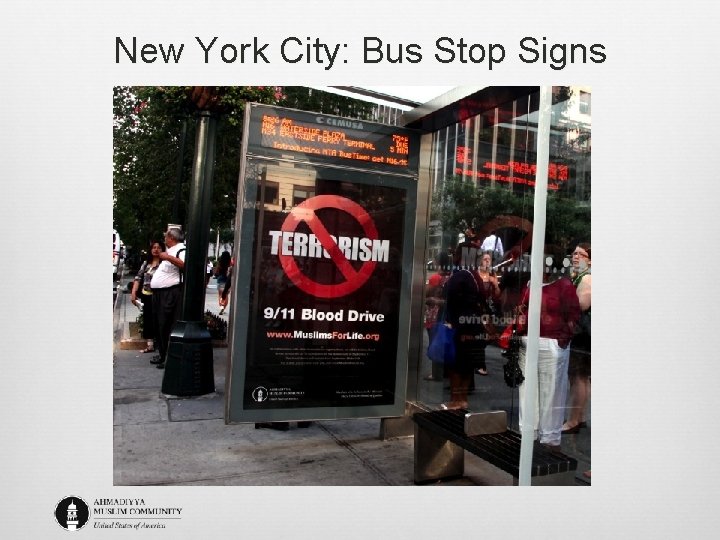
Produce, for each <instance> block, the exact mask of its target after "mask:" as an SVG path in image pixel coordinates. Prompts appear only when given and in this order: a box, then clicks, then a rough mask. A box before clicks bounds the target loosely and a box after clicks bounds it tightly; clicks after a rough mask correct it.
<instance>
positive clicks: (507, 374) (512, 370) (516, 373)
mask: <svg viewBox="0 0 720 540" xmlns="http://www.w3.org/2000/svg"><path fill="white" fill-rule="evenodd" d="M503 356H505V358H507V362H505V365H504V366H503V378H504V379H505V384H507V385H508V386H509V387H510V388H517V387H518V386H520V385H521V384H522V383H523V381H524V380H525V375H523V372H522V370H521V369H520V336H518V335H517V332H516V331H515V323H513V329H512V335H511V336H510V343H509V345H508V348H507V350H506V351H505V352H504V353H503Z"/></svg>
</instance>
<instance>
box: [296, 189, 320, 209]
mask: <svg viewBox="0 0 720 540" xmlns="http://www.w3.org/2000/svg"><path fill="white" fill-rule="evenodd" d="M314 196H315V187H305V186H295V187H294V188H293V206H297V205H298V204H300V203H301V202H303V201H304V200H305V199H309V198H310V197H314Z"/></svg>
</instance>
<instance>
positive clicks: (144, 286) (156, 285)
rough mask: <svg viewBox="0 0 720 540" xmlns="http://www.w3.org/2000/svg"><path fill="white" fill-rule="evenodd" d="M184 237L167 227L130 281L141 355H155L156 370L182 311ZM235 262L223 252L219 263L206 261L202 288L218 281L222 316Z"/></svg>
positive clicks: (152, 244)
mask: <svg viewBox="0 0 720 540" xmlns="http://www.w3.org/2000/svg"><path fill="white" fill-rule="evenodd" d="M184 240H185V236H184V234H183V232H182V229H180V228H179V227H169V228H168V230H167V231H166V232H165V234H164V237H163V241H160V240H154V241H153V242H151V244H150V252H149V253H148V255H147V258H146V260H145V261H144V262H143V263H142V265H141V266H140V269H139V270H138V273H137V275H136V276H135V279H134V281H133V286H132V291H131V296H130V299H131V301H132V303H133V304H135V305H137V306H138V307H139V308H141V309H142V316H143V324H142V337H143V339H145V340H146V347H145V348H144V349H143V350H142V351H141V352H142V353H157V354H155V355H154V356H153V357H152V359H151V360H150V363H151V364H154V365H155V366H156V367H157V368H158V369H163V368H164V367H165V360H166V357H167V351H168V345H169V341H170V333H171V332H172V328H173V326H174V325H175V323H176V322H177V321H178V319H179V318H180V315H181V310H182V297H183V270H184V268H185V252H186V247H185V243H184ZM233 263H234V261H233V260H232V259H231V257H230V254H229V253H228V252H227V251H226V252H223V254H222V255H221V256H220V258H219V260H218V264H217V265H216V266H213V265H212V263H210V262H208V264H207V268H206V276H205V285H206V286H207V284H208V283H209V281H210V277H211V276H215V277H216V278H217V282H218V304H219V305H220V307H221V310H220V313H222V312H223V311H224V310H225V308H226V307H227V302H228V301H227V291H229V280H230V276H231V275H232V266H233Z"/></svg>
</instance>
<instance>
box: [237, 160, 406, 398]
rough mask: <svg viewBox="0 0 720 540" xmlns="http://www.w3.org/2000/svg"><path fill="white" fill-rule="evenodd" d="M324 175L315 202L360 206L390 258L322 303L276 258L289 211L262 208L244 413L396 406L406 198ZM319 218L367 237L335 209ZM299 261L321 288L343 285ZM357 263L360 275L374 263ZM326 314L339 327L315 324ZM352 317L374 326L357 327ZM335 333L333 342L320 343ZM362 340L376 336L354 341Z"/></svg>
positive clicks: (313, 263) (310, 261)
mask: <svg viewBox="0 0 720 540" xmlns="http://www.w3.org/2000/svg"><path fill="white" fill-rule="evenodd" d="M317 171H318V176H317V180H316V183H315V196H319V195H336V196H339V197H343V198H346V199H349V200H351V201H353V202H354V203H357V204H358V205H360V206H361V207H362V208H363V209H364V210H365V211H366V212H367V213H368V214H369V215H370V217H371V219H372V221H373V222H374V224H375V227H376V229H377V232H378V239H380V240H389V243H390V248H389V251H388V254H389V256H388V260H387V262H377V266H376V268H375V270H374V272H373V273H372V275H371V276H370V277H369V279H368V280H367V282H365V283H364V284H363V285H362V286H361V287H360V288H359V289H357V290H356V291H354V292H352V293H350V294H348V295H345V296H341V297H338V298H321V297H317V296H315V295H313V294H312V291H311V292H310V293H309V292H307V291H305V290H302V289H301V288H300V287H298V286H297V285H295V284H294V283H293V281H291V280H290V279H289V277H288V276H287V275H286V273H285V272H284V270H283V268H282V267H281V264H280V260H279V257H278V255H272V254H271V240H272V239H271V236H270V233H269V231H279V230H281V228H282V226H283V222H284V221H285V219H286V218H287V217H288V213H287V212H273V211H268V210H264V209H263V210H261V209H259V208H258V209H256V210H255V227H254V230H255V231H256V235H255V239H254V241H255V246H254V248H253V253H254V254H255V257H254V260H253V264H252V276H251V279H250V282H251V283H252V284H253V286H252V287H251V290H250V295H251V297H250V301H249V306H250V308H249V310H250V312H249V314H248V341H247V344H246V348H247V350H246V354H247V356H246V358H247V361H246V370H245V387H244V396H243V408H245V409H262V410H266V409H277V408H282V409H287V408H300V407H324V406H327V407H349V406H364V405H388V404H393V402H394V400H395V395H394V393H395V387H396V381H395V377H396V361H397V348H398V324H399V306H400V302H399V297H400V288H401V283H402V260H403V242H404V240H405V239H404V234H405V233H404V230H405V219H406V211H407V191H406V189H405V188H402V187H397V185H395V186H391V185H383V182H382V180H380V181H378V180H377V177H376V180H375V181H374V182H373V183H357V182H355V183H353V182H348V181H347V179H346V178H345V179H343V181H340V179H339V178H338V176H346V175H344V174H339V173H334V172H333V171H332V170H331V169H324V170H323V169H321V168H318V169H317ZM395 184H397V182H395ZM315 213H316V215H317V217H318V218H319V219H320V221H321V222H322V223H323V225H324V226H325V228H326V229H327V231H328V232H329V233H330V234H331V235H333V236H336V237H339V236H347V237H365V236H366V234H365V232H364V230H363V227H362V226H361V225H360V224H359V223H358V221H357V220H356V219H355V217H353V216H351V215H350V214H348V213H347V212H345V211H343V210H338V209H336V208H332V207H330V208H321V209H318V210H316V212H315ZM295 232H301V233H306V234H310V233H311V230H310V228H309V227H308V226H307V224H306V223H304V222H303V223H300V225H299V226H298V227H297V229H296V230H295ZM295 260H296V262H297V264H298V266H299V268H300V269H301V271H302V272H303V274H304V275H305V276H307V277H309V278H310V279H312V280H313V281H314V282H316V283H320V284H340V283H343V282H344V281H345V278H344V276H343V275H342V274H341V273H340V272H339V270H338V268H337V266H336V264H335V262H334V261H332V260H331V259H327V258H308V257H295ZM351 264H352V265H353V268H354V269H355V270H359V268H360V267H361V266H362V265H363V264H367V263H363V262H361V261H352V262H351ZM304 310H314V311H310V312H308V311H304ZM303 313H305V314H308V313H312V314H315V320H312V319H307V320H303ZM318 313H323V314H327V313H330V314H332V316H333V317H334V318H340V319H341V320H339V321H337V320H332V321H328V320H317V318H318V317H317V314H318ZM352 313H356V314H362V315H370V316H372V318H374V319H375V320H364V321H351V320H349V319H350V318H351V314H352ZM378 315H382V318H383V320H382V321H378V320H377V318H378ZM296 332H301V333H304V334H303V337H296V336H297V334H296ZM333 332H334V333H335V334H334V336H333V337H331V338H330V339H327V338H325V337H320V334H326V333H327V334H333ZM358 336H362V337H364V338H368V339H348V338H358ZM376 338H377V339H376Z"/></svg>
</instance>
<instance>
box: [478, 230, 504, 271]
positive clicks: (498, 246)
mask: <svg viewBox="0 0 720 540" xmlns="http://www.w3.org/2000/svg"><path fill="white" fill-rule="evenodd" d="M480 250H481V251H483V252H486V251H490V252H491V253H492V264H493V265H496V264H500V263H501V262H502V260H503V257H505V250H504V249H503V243H502V240H501V239H500V237H499V236H498V234H497V231H492V232H491V233H490V235H489V236H487V237H485V240H483V241H482V244H480Z"/></svg>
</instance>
